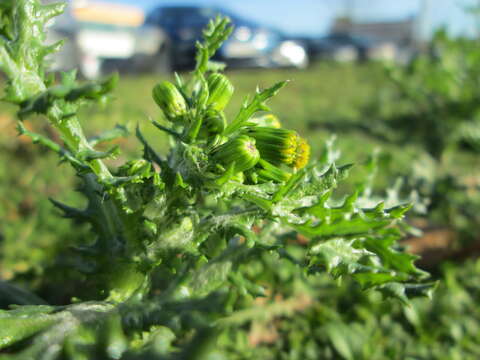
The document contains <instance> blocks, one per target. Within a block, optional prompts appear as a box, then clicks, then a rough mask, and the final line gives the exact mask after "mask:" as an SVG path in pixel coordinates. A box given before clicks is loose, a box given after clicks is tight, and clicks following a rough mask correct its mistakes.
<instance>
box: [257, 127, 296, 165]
mask: <svg viewBox="0 0 480 360" xmlns="http://www.w3.org/2000/svg"><path fill="white" fill-rule="evenodd" d="M249 136H251V137H253V138H255V140H256V141H257V142H256V144H257V148H258V151H260V155H261V157H262V159H264V160H267V161H268V162H270V163H272V164H275V165H280V164H285V165H291V164H292V163H293V161H294V160H295V149H296V148H297V145H298V139H299V136H298V134H297V133H296V132H295V131H293V130H287V129H276V128H271V127H266V126H255V127H252V128H251V129H250V130H249Z"/></svg>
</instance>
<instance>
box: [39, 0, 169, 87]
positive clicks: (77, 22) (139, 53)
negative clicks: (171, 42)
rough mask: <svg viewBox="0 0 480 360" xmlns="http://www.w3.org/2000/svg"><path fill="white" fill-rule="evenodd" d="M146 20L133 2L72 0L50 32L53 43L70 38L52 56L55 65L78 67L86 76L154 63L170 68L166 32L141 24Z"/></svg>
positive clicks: (157, 65)
mask: <svg viewBox="0 0 480 360" xmlns="http://www.w3.org/2000/svg"><path fill="white" fill-rule="evenodd" d="M143 22H144V13H143V11H142V10H141V9H138V8H136V7H133V6H127V5H119V4H113V3H106V2H95V1H88V0H71V1H69V2H68V5H67V8H66V11H65V13H64V14H63V15H62V16H60V17H58V18H57V19H56V20H55V22H54V23H53V24H52V26H51V27H50V30H49V33H48V40H49V41H50V42H52V43H53V42H55V41H58V40H60V39H62V38H66V39H67V42H66V44H65V45H64V47H63V49H62V50H61V51H60V52H59V53H58V54H56V55H55V57H54V58H53V66H54V68H55V69H57V70H68V69H72V68H77V67H78V68H79V69H80V71H81V73H82V74H83V75H84V76H85V77H87V78H95V77H98V76H100V75H101V74H102V73H103V72H104V71H108V70H109V69H111V68H116V69H128V70H140V69H141V68H146V67H147V68H148V67H152V66H155V68H156V69H161V70H168V53H167V52H166V51H164V49H163V45H164V44H165V43H166V36H165V34H164V33H163V31H162V30H161V29H158V28H155V27H148V26H141V25H142V24H143ZM162 66H163V67H162ZM149 70H151V69H149Z"/></svg>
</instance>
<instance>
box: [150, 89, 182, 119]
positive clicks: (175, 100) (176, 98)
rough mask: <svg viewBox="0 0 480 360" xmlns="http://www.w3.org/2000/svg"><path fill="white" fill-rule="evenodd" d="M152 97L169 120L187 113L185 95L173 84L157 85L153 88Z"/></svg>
mask: <svg viewBox="0 0 480 360" xmlns="http://www.w3.org/2000/svg"><path fill="white" fill-rule="evenodd" d="M152 95H153V99H154V100H155V102H156V103H157V105H158V106H159V107H160V109H162V111H163V113H164V114H165V116H166V117H167V118H168V119H169V120H172V119H175V118H177V117H180V116H182V115H185V114H186V113H187V103H186V102H185V99H184V98H183V95H182V94H181V93H180V91H179V90H178V89H177V87H176V86H175V85H173V84H172V83H171V82H169V81H163V82H161V83H160V84H158V85H156V86H155V87H154V88H153V94H152Z"/></svg>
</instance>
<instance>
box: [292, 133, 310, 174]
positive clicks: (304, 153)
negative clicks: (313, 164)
mask: <svg viewBox="0 0 480 360" xmlns="http://www.w3.org/2000/svg"><path fill="white" fill-rule="evenodd" d="M309 159H310V145H308V142H307V140H305V139H304V138H299V139H298V146H297V148H296V149H295V159H294V160H293V167H294V168H295V169H301V168H303V167H305V165H307V163H308V160H309Z"/></svg>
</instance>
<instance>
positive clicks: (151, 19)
mask: <svg viewBox="0 0 480 360" xmlns="http://www.w3.org/2000/svg"><path fill="white" fill-rule="evenodd" d="M218 14H222V15H227V16H229V17H230V19H231V20H232V23H233V25H234V26H235V30H234V32H233V34H232V36H231V37H230V39H228V40H227V41H226V42H225V43H224V44H223V46H222V47H221V48H220V49H219V51H218V54H217V55H216V59H217V60H221V61H224V62H226V63H227V64H229V65H231V66H242V67H244V66H249V67H250V66H255V67H258V66H260V67H279V66H294V67H299V68H301V67H305V66H306V65H307V64H308V55H307V53H306V51H305V49H304V47H303V46H302V45H301V44H300V43H298V42H296V41H294V40H289V39H288V38H287V37H286V36H285V35H284V34H282V33H281V32H280V31H278V30H276V29H272V28H269V27H266V26H262V25H259V24H257V23H255V22H253V21H249V20H246V19H243V18H241V17H239V16H236V15H234V14H231V13H230V12H228V11H226V10H223V9H220V8H212V7H201V6H160V7H157V8H155V9H154V10H152V11H151V12H150V13H149V14H148V15H147V18H146V21H145V25H144V26H149V27H151V26H156V27H158V28H159V29H163V30H164V31H165V32H166V34H167V35H168V48H169V50H170V54H171V62H172V66H173V67H174V68H176V69H178V68H190V67H192V66H193V65H194V63H193V61H194V58H195V57H194V54H195V43H196V41H197V40H199V39H200V37H201V34H202V29H203V28H204V27H205V26H206V25H207V23H208V21H209V20H210V19H212V18H214V17H215V16H216V15H218Z"/></svg>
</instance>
